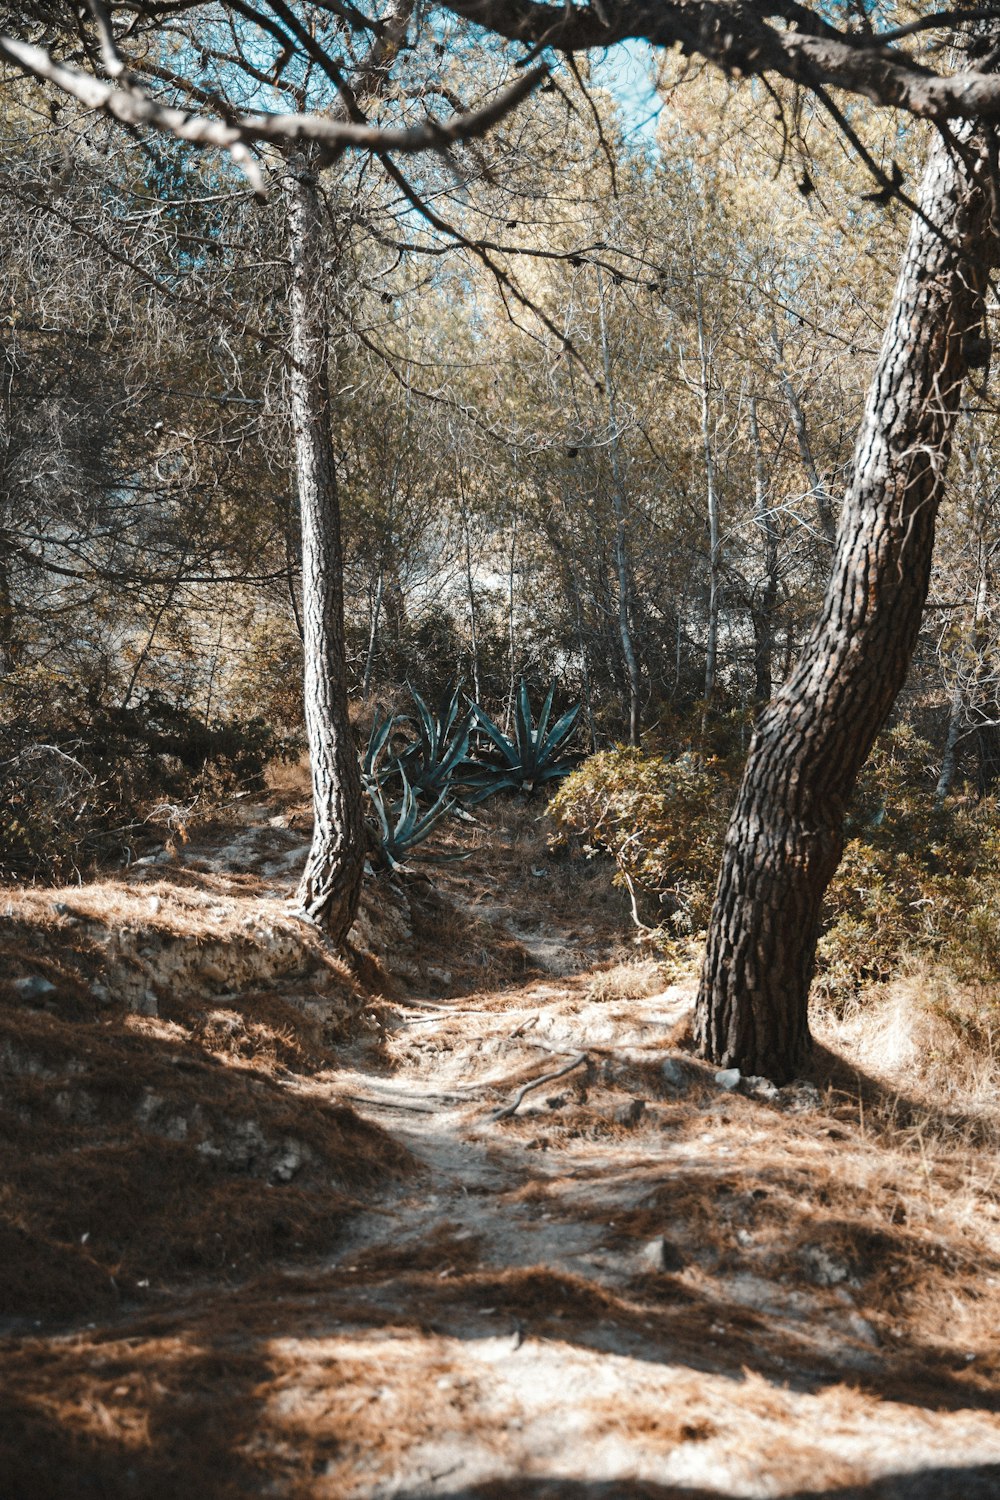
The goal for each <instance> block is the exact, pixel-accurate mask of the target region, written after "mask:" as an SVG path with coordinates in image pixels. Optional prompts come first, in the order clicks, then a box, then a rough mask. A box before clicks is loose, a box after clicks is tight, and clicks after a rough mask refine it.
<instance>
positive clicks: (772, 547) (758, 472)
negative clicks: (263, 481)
mask: <svg viewBox="0 0 1000 1500" xmlns="http://www.w3.org/2000/svg"><path fill="white" fill-rule="evenodd" d="M750 446H751V448H752V449H753V470H754V521H755V522H756V524H757V527H758V530H759V531H760V532H761V533H762V534H763V537H764V583H763V587H762V588H760V589H756V588H755V589H754V591H753V595H752V599H753V602H752V604H751V608H750V618H751V623H752V625H753V666H754V698H755V700H756V702H757V704H758V705H760V704H763V703H768V702H770V698H771V689H772V685H773V679H772V662H773V659H774V609H775V605H776V603H777V600H778V533H777V530H776V529H775V525H774V518H773V516H772V515H771V510H770V507H769V505H768V503H767V468H766V466H765V463H764V448H763V445H762V443H761V440H760V426H759V424H758V422H757V397H756V396H751V398H750Z"/></svg>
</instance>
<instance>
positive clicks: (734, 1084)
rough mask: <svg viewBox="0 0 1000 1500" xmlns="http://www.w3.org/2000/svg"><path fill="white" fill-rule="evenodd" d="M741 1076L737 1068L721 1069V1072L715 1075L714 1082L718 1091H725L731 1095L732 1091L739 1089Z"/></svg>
mask: <svg viewBox="0 0 1000 1500" xmlns="http://www.w3.org/2000/svg"><path fill="white" fill-rule="evenodd" d="M742 1076H743V1075H742V1074H741V1072H740V1070H739V1068H723V1069H722V1071H721V1072H719V1073H716V1075H715V1081H716V1083H717V1084H718V1085H719V1088H720V1089H727V1090H729V1092H730V1093H731V1092H732V1090H733V1089H735V1088H738V1087H739V1083H740V1079H741V1077H742Z"/></svg>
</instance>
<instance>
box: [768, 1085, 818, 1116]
mask: <svg viewBox="0 0 1000 1500" xmlns="http://www.w3.org/2000/svg"><path fill="white" fill-rule="evenodd" d="M778 1097H779V1098H780V1100H781V1102H782V1103H783V1104H784V1105H785V1106H786V1107H787V1108H788V1109H790V1110H794V1111H795V1112H796V1113H799V1112H801V1111H804V1110H807V1109H822V1107H823V1096H822V1094H821V1093H820V1091H819V1089H818V1088H817V1087H816V1085H815V1084H814V1083H789V1084H786V1086H785V1087H784V1088H783V1089H779V1090H778Z"/></svg>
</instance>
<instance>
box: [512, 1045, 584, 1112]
mask: <svg viewBox="0 0 1000 1500" xmlns="http://www.w3.org/2000/svg"><path fill="white" fill-rule="evenodd" d="M589 1062H590V1058H589V1056H588V1055H587V1053H586V1052H580V1053H578V1054H577V1056H576V1057H574V1058H571V1059H570V1061H569V1062H568V1063H564V1064H563V1066H562V1067H561V1068H555V1069H553V1071H552V1072H551V1073H543V1074H542V1076H541V1077H540V1078H533V1079H532V1080H531V1082H530V1083H525V1084H523V1085H522V1086H521V1088H519V1089H518V1091H517V1093H516V1094H515V1095H514V1098H513V1099H512V1100H511V1102H510V1103H509V1104H507V1105H505V1106H504V1108H503V1109H497V1110H494V1111H493V1114H492V1115H491V1116H490V1119H491V1120H493V1121H497V1120H509V1119H510V1117H511V1115H514V1114H516V1113H517V1111H518V1110H519V1109H520V1107H521V1104H522V1102H523V1100H524V1097H525V1095H526V1094H530V1093H531V1091H532V1089H540V1088H541V1086H542V1084H543V1083H552V1082H554V1080H555V1079H557V1078H562V1077H564V1075H565V1074H567V1073H572V1072H573V1070H574V1069H575V1068H579V1067H580V1066H581V1065H587V1064H589Z"/></svg>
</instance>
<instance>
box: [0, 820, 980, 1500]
mask: <svg viewBox="0 0 1000 1500" xmlns="http://www.w3.org/2000/svg"><path fill="white" fill-rule="evenodd" d="M306 837H307V829H306V826H305V817H304V812H303V810H302V809H301V808H299V807H298V806H297V805H296V804H295V802H294V799H293V798H291V797H290V796H286V798H285V799H284V803H283V804H282V803H279V802H278V801H274V800H272V801H271V802H268V803H261V804H260V805H258V806H255V807H252V808H247V809H245V812H244V821H243V824H242V826H236V827H233V826H227V827H222V826H221V825H220V826H219V827H218V828H215V829H207V830H203V831H202V832H200V833H199V834H198V836H197V838H196V839H195V840H194V841H193V843H192V844H190V845H187V846H185V847H183V848H179V849H172V850H163V851H151V852H150V853H149V854H148V855H147V856H146V857H145V862H143V863H140V864H137V865H134V866H133V867H132V868H131V869H130V870H128V871H126V872H123V873H122V874H121V875H120V876H118V877H116V878H114V879H109V880H107V881H105V882H103V883H94V884H91V885H86V886H82V887H79V888H73V889H67V890H64V891H48V890H45V891H42V890H32V891H25V892H6V893H4V896H3V899H2V900H0V1139H2V1141H3V1151H2V1153H0V1320H2V1323H0V1331H2V1333H3V1338H2V1340H0V1494H2V1495H3V1496H4V1497H5V1500H44V1497H49V1496H52V1497H55V1496H59V1497H68V1496H74V1497H75V1496H91V1495H93V1496H100V1497H133V1496H134V1497H137V1500H138V1497H142V1500H157V1497H164V1500H167V1497H169V1500H173V1497H178V1496H182V1495H184V1496H186V1495H190V1496H198V1497H201V1496H206V1497H215V1496H220V1497H222V1496H246V1495H261V1496H268V1495H273V1496H303V1497H304V1496H310V1497H313V1496H315V1497H317V1500H318V1497H337V1500H341V1497H343V1500H354V1497H373V1500H374V1497H380V1500H381V1497H385V1500H389V1497H395V1500H403V1497H413V1500H416V1497H418V1496H428V1497H430V1496H439V1497H450V1500H458V1497H460V1496H461V1497H470V1500H471V1497H475V1500H487V1497H491V1500H498V1497H502V1496H503V1497H507V1496H510V1497H522V1496H523V1497H528V1500H542V1497H545V1500H548V1497H559V1500H564V1497H565V1500H597V1497H632V1496H636V1497H643V1496H648V1497H659V1500H663V1497H667V1496H676V1497H686V1500H694V1497H708V1496H713V1497H721V1496H727V1497H732V1500H735V1497H740V1500H743V1497H746V1500H749V1497H757V1496H760V1497H764V1496H774V1497H779V1496H780V1497H791V1496H798V1497H803V1500H804V1497H807V1496H819V1495H829V1496H838V1497H842V1500H843V1497H847V1496H870V1497H876V1496H877V1497H880V1500H882V1497H924V1496H927V1497H933V1500H949V1497H956V1500H964V1497H978V1496H1000V1316H998V1315H1000V1173H998V1170H997V1166H996V1141H997V1135H996V1132H995V1129H994V1125H993V1122H992V1121H991V1119H989V1118H987V1117H986V1116H984V1115H983V1114H982V1112H981V1111H979V1112H978V1113H977V1112H976V1111H975V1110H965V1111H963V1110H962V1109H960V1108H958V1107H956V1106H955V1104H954V1101H952V1102H950V1103H949V1105H948V1107H947V1108H945V1107H943V1106H939V1105H935V1104H934V1102H933V1100H932V1099H929V1098H928V1096H927V1094H926V1091H922V1090H921V1088H920V1086H919V1085H920V1079H919V1078H918V1077H916V1076H915V1074H913V1073H912V1072H911V1076H910V1077H909V1078H907V1077H900V1076H890V1075H889V1074H888V1073H886V1072H885V1071H884V1070H883V1072H882V1073H881V1074H880V1075H879V1076H877V1077H876V1076H874V1075H871V1074H868V1073H866V1072H865V1071H864V1070H863V1069H862V1067H861V1066H860V1062H859V1049H860V1050H861V1051H863V1038H862V1041H861V1042H857V1038H856V1036H855V1033H856V1032H857V1027H855V1029H854V1032H853V1033H852V1032H851V1031H850V1029H849V1028H847V1027H842V1028H839V1029H838V1027H837V1026H836V1025H835V1024H833V1023H828V1024H827V1026H826V1030H825V1031H824V1032H823V1038H822V1039H823V1043H824V1045H822V1046H820V1047H819V1048H818V1049H817V1060H816V1066H815V1068H814V1070H813V1073H812V1074H811V1075H810V1077H809V1078H805V1079H802V1080H800V1081H797V1082H796V1083H795V1084H793V1085H791V1086H790V1087H788V1088H785V1089H781V1090H775V1089H773V1088H772V1087H770V1086H769V1085H768V1084H767V1083H766V1081H759V1082H754V1081H747V1080H740V1081H739V1083H738V1084H737V1086H736V1087H727V1086H726V1084H732V1083H733V1082H734V1080H732V1079H722V1081H721V1082H720V1081H718V1080H717V1078H716V1074H715V1070H713V1069H711V1068H709V1067H707V1066H706V1065H704V1064H703V1063H701V1062H699V1061H698V1060H697V1059H696V1058H695V1057H694V1056H693V1055H692V1053H691V1051H690V1047H689V1043H688V1032H689V1017H690V1006H691V1001H692V997H693V979H692V977H691V976H686V977H685V978H683V979H682V981H681V982H679V983H673V984H668V983H666V979H665V975H664V973H663V972H662V971H661V970H660V969H659V967H658V965H657V963H656V961H655V959H654V958H651V957H650V956H649V955H648V954H645V953H644V952H642V951H640V950H637V949H636V948H635V946H634V944H633V942H632V939H631V936H630V934H629V931H628V925H627V908H626V906H625V903H624V902H623V901H622V899H621V897H620V896H619V894H618V893H616V892H615V891H613V890H612V889H611V887H610V885H609V882H608V874H607V871H606V870H604V869H602V868H600V867H599V866H597V865H596V864H594V863H588V862H586V861H583V860H579V859H572V858H570V857H569V856H567V855H566V854H562V855H559V856H556V855H553V854H551V853H550V852H549V851H548V849H547V847H546V843H545V836H544V828H543V827H542V826H540V824H539V822H538V813H537V810H536V809H531V808H528V809H522V808H518V807H517V806H516V805H514V804H510V805H508V806H507V807H506V808H500V809H497V810H495V811H493V812H490V813H488V814H485V815H484V826H483V827H482V828H480V829H479V830H476V831H475V832H474V833H473V834H472V836H471V843H472V851H473V852H472V857H471V858H470V859H469V860H468V861H466V862H464V863H461V864H450V865H445V866H441V867H440V869H436V870H434V872H433V884H430V883H428V882H427V881H425V880H420V879H418V880H415V881H411V882H409V883H408V884H407V885H406V886H405V887H398V886H392V885H388V884H377V883H376V884H374V885H372V886H371V887H370V888H369V891H368V894H367V896H366V903H365V909H364V912H363V914H362V917H361V920H360V921H359V923H358V925H357V927H356V928H355V930H354V933H353V935H352V936H353V941H354V952H353V953H352V954H349V955H348V956H347V958H346V960H345V959H343V958H341V957H338V956H337V955H334V954H331V953H329V952H328V951H326V949H325V947H324V945H323V943H322V942H321V941H320V940H319V939H318V938H317V937H316V935H315V934H313V933H312V932H311V931H310V930H309V929H308V928H306V927H304V926H303V925H302V924H301V923H299V922H297V921H296V920H295V919H294V917H292V916H291V915H290V909H289V905H288V901H287V896H288V893H289V892H290V890H291V889H292V887H293V885H294V880H295V875H296V873H297V869H298V867H299V865H300V863H301V860H302V858H303V856H304V845H305V841H306ZM447 841H448V840H447V839H446V840H445V842H447ZM462 842H463V843H464V844H465V845H468V843H469V835H468V832H467V831H463V835H462ZM26 981H27V982H26ZM39 981H46V982H47V983H45V984H41V983H39ZM852 1038H854V1040H852ZM855 1043H857V1044H856V1045H855ZM550 1075H551V1076H550ZM531 1085H537V1086H531ZM515 1104H516V1108H513V1107H512V1106H514V1105H515Z"/></svg>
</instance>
